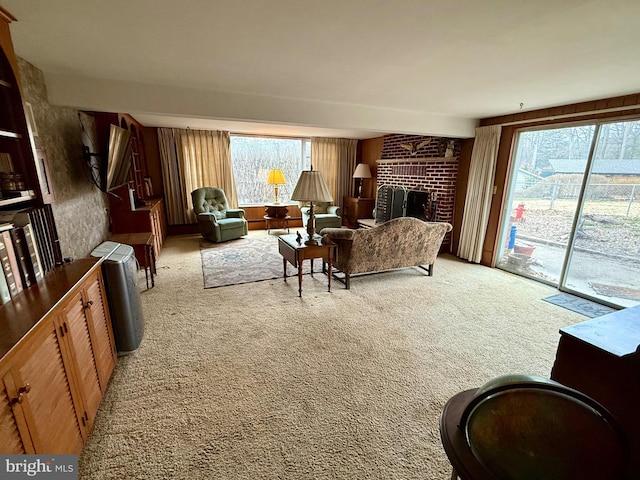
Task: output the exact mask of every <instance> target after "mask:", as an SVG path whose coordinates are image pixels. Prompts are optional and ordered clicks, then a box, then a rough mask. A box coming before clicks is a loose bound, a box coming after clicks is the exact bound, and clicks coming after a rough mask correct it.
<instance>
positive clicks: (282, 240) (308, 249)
mask: <svg viewBox="0 0 640 480" xmlns="http://www.w3.org/2000/svg"><path fill="white" fill-rule="evenodd" d="M316 237H317V239H318V245H305V243H304V241H301V242H300V243H298V240H297V238H298V237H297V235H296V234H291V235H281V236H279V237H278V251H279V252H280V255H282V268H283V271H284V281H285V282H286V281H287V261H288V262H289V263H290V264H291V265H293V266H294V267H297V268H298V296H299V297H302V262H303V261H304V260H306V259H309V260H311V275H312V276H313V259H314V258H322V273H327V276H328V283H329V286H328V289H327V291H328V292H330V291H331V268H332V267H331V263H332V260H333V259H334V257H335V254H336V247H337V245H336V244H335V243H328V244H322V243H320V242H321V237H320V236H319V235H316ZM327 263H328V264H329V266H328V267H327ZM327 268H328V270H327Z"/></svg>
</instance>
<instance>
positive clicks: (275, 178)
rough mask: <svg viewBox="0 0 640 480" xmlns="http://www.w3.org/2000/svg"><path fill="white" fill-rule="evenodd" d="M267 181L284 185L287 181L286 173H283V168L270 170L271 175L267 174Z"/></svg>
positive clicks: (271, 183) (270, 183)
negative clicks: (285, 178)
mask: <svg viewBox="0 0 640 480" xmlns="http://www.w3.org/2000/svg"><path fill="white" fill-rule="evenodd" d="M267 183H268V184H269V185H284V184H285V183H287V182H286V181H285V180H284V174H283V173H282V170H279V169H274V170H269V175H267Z"/></svg>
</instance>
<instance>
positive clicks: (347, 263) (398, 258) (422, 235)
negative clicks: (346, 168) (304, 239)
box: [320, 217, 452, 288]
mask: <svg viewBox="0 0 640 480" xmlns="http://www.w3.org/2000/svg"><path fill="white" fill-rule="evenodd" d="M451 229H452V226H451V224H449V223H444V222H424V221H422V220H418V219H417V218H413V217H400V218H394V219H392V220H389V221H388V222H385V223H383V224H380V225H378V226H376V227H373V228H361V229H357V230H353V229H349V228H324V229H322V230H321V231H320V234H321V235H323V236H325V235H326V236H328V238H329V239H331V240H332V241H333V242H334V243H336V244H337V245H338V253H337V258H336V259H335V260H334V261H333V267H334V268H336V269H337V270H339V271H340V272H342V273H343V274H344V279H343V278H341V276H336V277H335V278H336V279H337V280H339V281H340V282H342V283H344V285H345V287H346V288H349V287H350V277H351V275H354V274H357V273H371V272H380V271H383V270H391V269H394V268H406V267H414V266H419V267H421V268H423V269H424V270H426V271H427V272H428V274H429V276H431V275H433V264H434V262H435V260H436V257H437V255H438V252H439V250H440V245H442V241H443V240H444V236H445V234H446V233H447V232H450V231H451Z"/></svg>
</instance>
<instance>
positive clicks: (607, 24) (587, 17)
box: [0, 0, 640, 138]
mask: <svg viewBox="0 0 640 480" xmlns="http://www.w3.org/2000/svg"><path fill="white" fill-rule="evenodd" d="M0 4H1V5H2V6H3V7H4V8H6V9H7V10H8V11H9V12H11V13H12V14H13V15H14V16H16V17H17V18H18V21H17V22H15V23H12V24H11V32H12V36H13V41H14V46H15V49H16V52H17V54H18V55H19V56H21V57H22V58H24V59H26V60H28V61H29V62H31V63H32V64H34V65H36V66H37V67H39V68H40V69H41V70H43V71H44V72H45V79H46V82H47V88H48V92H49V96H50V100H51V101H52V102H53V103H58V104H64V105H69V106H73V107H76V108H82V109H94V110H106V111H120V112H129V113H132V114H134V116H136V118H138V119H139V120H140V121H141V122H142V123H143V124H145V125H148V126H182V127H185V126H189V127H191V128H209V125H211V128H225V125H227V124H226V123H225V122H226V121H233V122H234V123H233V124H231V127H232V128H229V130H232V131H243V129H245V128H246V129H248V130H251V131H252V132H253V133H269V132H270V133H278V134H289V133H291V134H296V133H297V132H298V131H302V130H299V128H300V127H305V128H306V129H305V130H304V133H302V134H305V135H314V134H315V133H314V132H317V134H318V135H322V136H345V137H346V136H350V137H356V138H366V137H373V136H377V135H379V134H381V133H416V134H426V135H429V134H431V135H442V136H452V137H470V136H473V132H474V126H475V125H476V122H477V119H479V118H484V117H490V116H496V115H502V114H508V113H513V112H518V111H520V110H533V109H538V108H544V107H549V106H555V105H563V104H567V103H574V102H581V101H587V100H594V99H598V98H605V97H611V96H617V95H624V94H630V93H637V92H639V91H640V55H639V54H638V52H637V48H638V45H640V1H638V0H618V1H616V0H613V1H611V2H603V1H602V0H595V1H586V0H560V1H558V0H529V1H527V2H524V1H514V0H485V1H482V2H479V1H477V0H393V1H389V0H323V1H310V0H268V1H267V0H227V1H215V0H188V1H185V0H162V1H157V0H126V1H125V0H108V1H102V2H92V1H87V0H63V1H51V0H0ZM521 104H523V106H522V108H521V107H520V105H521ZM208 120H215V123H212V124H209V123H208ZM246 122H249V123H246ZM249 127H251V128H249ZM318 127H321V128H324V129H329V130H315V128H318ZM273 130H275V131H273Z"/></svg>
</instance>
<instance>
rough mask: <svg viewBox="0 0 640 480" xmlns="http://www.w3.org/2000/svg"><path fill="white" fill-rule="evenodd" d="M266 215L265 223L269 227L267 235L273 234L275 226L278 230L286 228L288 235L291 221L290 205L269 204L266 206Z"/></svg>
mask: <svg viewBox="0 0 640 480" xmlns="http://www.w3.org/2000/svg"><path fill="white" fill-rule="evenodd" d="M264 210H265V215H264V217H263V218H264V223H265V224H266V227H267V233H271V228H272V227H273V226H275V227H276V228H286V229H287V233H289V232H290V230H289V219H290V218H291V216H290V215H288V214H287V212H288V205H287V204H282V203H268V204H266V205H265V206H264Z"/></svg>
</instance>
